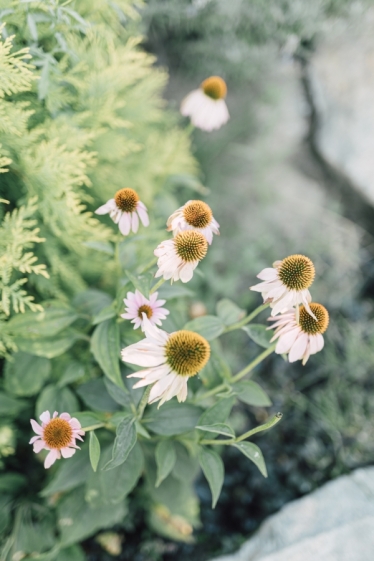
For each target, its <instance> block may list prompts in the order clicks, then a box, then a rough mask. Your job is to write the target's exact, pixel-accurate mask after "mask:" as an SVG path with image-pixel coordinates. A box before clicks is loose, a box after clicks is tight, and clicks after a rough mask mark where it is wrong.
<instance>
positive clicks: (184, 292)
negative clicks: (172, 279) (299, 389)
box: [158, 283, 194, 300]
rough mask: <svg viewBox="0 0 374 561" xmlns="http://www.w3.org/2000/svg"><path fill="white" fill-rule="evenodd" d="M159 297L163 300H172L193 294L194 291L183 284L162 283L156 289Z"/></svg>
mask: <svg viewBox="0 0 374 561" xmlns="http://www.w3.org/2000/svg"><path fill="white" fill-rule="evenodd" d="M158 296H159V298H164V299H165V300H173V298H178V299H179V298H185V297H191V296H194V292H192V290H190V289H189V288H186V287H185V286H181V285H179V284H166V283H165V284H163V285H162V286H160V288H159V290H158Z"/></svg>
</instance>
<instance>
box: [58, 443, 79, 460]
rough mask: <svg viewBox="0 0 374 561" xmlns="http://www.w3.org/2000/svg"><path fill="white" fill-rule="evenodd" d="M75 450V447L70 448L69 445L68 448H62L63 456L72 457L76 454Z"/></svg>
mask: <svg viewBox="0 0 374 561" xmlns="http://www.w3.org/2000/svg"><path fill="white" fill-rule="evenodd" d="M75 452H76V450H75V448H68V447H67V446H66V448H61V454H62V457H63V458H71V457H72V456H74V454H75Z"/></svg>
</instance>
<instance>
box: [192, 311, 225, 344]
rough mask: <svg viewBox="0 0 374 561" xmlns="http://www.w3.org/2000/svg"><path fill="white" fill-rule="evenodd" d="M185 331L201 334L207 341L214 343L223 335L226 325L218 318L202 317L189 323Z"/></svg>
mask: <svg viewBox="0 0 374 561" xmlns="http://www.w3.org/2000/svg"><path fill="white" fill-rule="evenodd" d="M183 329H187V330H189V331H195V332H196V333H200V335H202V336H203V337H205V339H207V341H212V340H213V339H216V338H217V337H219V336H220V335H221V333H223V331H224V329H225V324H224V323H223V321H222V320H221V319H220V318H218V317H216V316H202V317H199V318H196V319H193V320H192V321H189V322H187V323H186V325H185V326H184V328H183Z"/></svg>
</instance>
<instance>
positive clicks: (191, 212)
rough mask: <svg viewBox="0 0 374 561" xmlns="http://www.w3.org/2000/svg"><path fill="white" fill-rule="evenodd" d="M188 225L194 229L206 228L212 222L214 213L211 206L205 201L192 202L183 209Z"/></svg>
mask: <svg viewBox="0 0 374 561" xmlns="http://www.w3.org/2000/svg"><path fill="white" fill-rule="evenodd" d="M183 216H184V219H185V220H186V222H187V224H189V225H190V226H193V227H194V228H206V227H207V226H208V224H210V222H211V221H212V218H213V213H212V210H211V208H210V206H209V205H207V204H206V203H204V202H203V201H190V202H189V203H188V204H186V206H185V207H184V209H183Z"/></svg>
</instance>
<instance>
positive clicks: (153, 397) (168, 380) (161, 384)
mask: <svg viewBox="0 0 374 561" xmlns="http://www.w3.org/2000/svg"><path fill="white" fill-rule="evenodd" d="M175 377H176V374H168V375H167V376H165V377H164V378H162V379H161V380H159V381H158V382H156V383H155V384H154V386H152V389H151V392H150V394H149V398H148V403H153V402H154V401H157V400H158V399H160V398H161V397H162V395H163V394H164V393H165V392H166V391H167V390H168V389H169V387H170V386H171V384H172V383H173V382H174V380H175Z"/></svg>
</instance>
